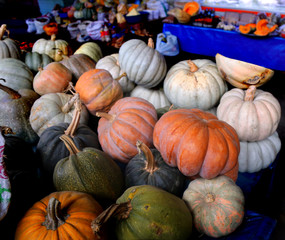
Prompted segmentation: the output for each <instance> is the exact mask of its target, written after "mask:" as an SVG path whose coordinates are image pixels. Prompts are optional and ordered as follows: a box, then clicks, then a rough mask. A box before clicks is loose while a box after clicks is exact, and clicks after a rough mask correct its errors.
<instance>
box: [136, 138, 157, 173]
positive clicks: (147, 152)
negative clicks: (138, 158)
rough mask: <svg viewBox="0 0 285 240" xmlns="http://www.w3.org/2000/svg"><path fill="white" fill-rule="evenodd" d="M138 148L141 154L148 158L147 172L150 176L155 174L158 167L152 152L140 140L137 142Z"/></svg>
mask: <svg viewBox="0 0 285 240" xmlns="http://www.w3.org/2000/svg"><path fill="white" fill-rule="evenodd" d="M136 146H137V149H138V152H139V154H140V153H141V152H143V154H144V155H145V158H146V166H145V170H146V171H148V172H149V173H150V174H152V173H153V172H155V170H156V169H157V167H156V162H155V160H154V157H153V154H152V152H151V150H150V149H149V147H148V146H147V145H146V144H145V143H144V142H142V141H140V140H138V141H137V143H136Z"/></svg>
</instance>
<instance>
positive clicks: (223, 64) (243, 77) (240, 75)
mask: <svg viewBox="0 0 285 240" xmlns="http://www.w3.org/2000/svg"><path fill="white" fill-rule="evenodd" d="M216 64H217V67H218V70H219V72H220V74H221V76H222V77H223V79H225V80H226V81H227V82H228V83H230V84H231V85H232V86H234V87H237V88H242V89H246V88H248V87H249V86H251V85H255V86H256V87H259V86H262V85H263V84H265V83H266V82H268V81H269V80H270V79H271V78H272V77H273V75H274V71H273V70H271V69H269V68H266V67H262V66H258V65H255V64H252V63H248V62H244V61H240V60H236V59H233V58H228V57H225V56H223V55H221V54H219V53H217V54H216Z"/></svg>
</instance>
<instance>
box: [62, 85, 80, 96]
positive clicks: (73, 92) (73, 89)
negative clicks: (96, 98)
mask: <svg viewBox="0 0 285 240" xmlns="http://www.w3.org/2000/svg"><path fill="white" fill-rule="evenodd" d="M68 91H69V92H71V94H72V95H75V94H76V90H75V88H74V86H73V83H72V82H69V84H68V87H67V88H66V89H65V90H64V91H63V92H64V93H67V92H68ZM78 97H79V96H78Z"/></svg>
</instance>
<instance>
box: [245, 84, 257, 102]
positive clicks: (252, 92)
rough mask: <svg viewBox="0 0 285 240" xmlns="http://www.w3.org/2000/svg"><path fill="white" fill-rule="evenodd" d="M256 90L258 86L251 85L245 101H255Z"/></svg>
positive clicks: (246, 92)
mask: <svg viewBox="0 0 285 240" xmlns="http://www.w3.org/2000/svg"><path fill="white" fill-rule="evenodd" d="M255 92H256V86H249V87H248V89H247V90H246V91H245V96H244V101H253V99H254V95H255Z"/></svg>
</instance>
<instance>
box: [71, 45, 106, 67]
mask: <svg viewBox="0 0 285 240" xmlns="http://www.w3.org/2000/svg"><path fill="white" fill-rule="evenodd" d="M80 53H83V54H86V55H87V56H89V57H90V58H92V59H93V60H94V61H95V62H98V61H99V59H101V58H102V57H103V53H102V50H101V48H100V46H99V45H98V44H97V43H95V42H87V43H83V44H82V45H80V47H79V48H78V49H77V50H76V51H75V52H74V54H80Z"/></svg>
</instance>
